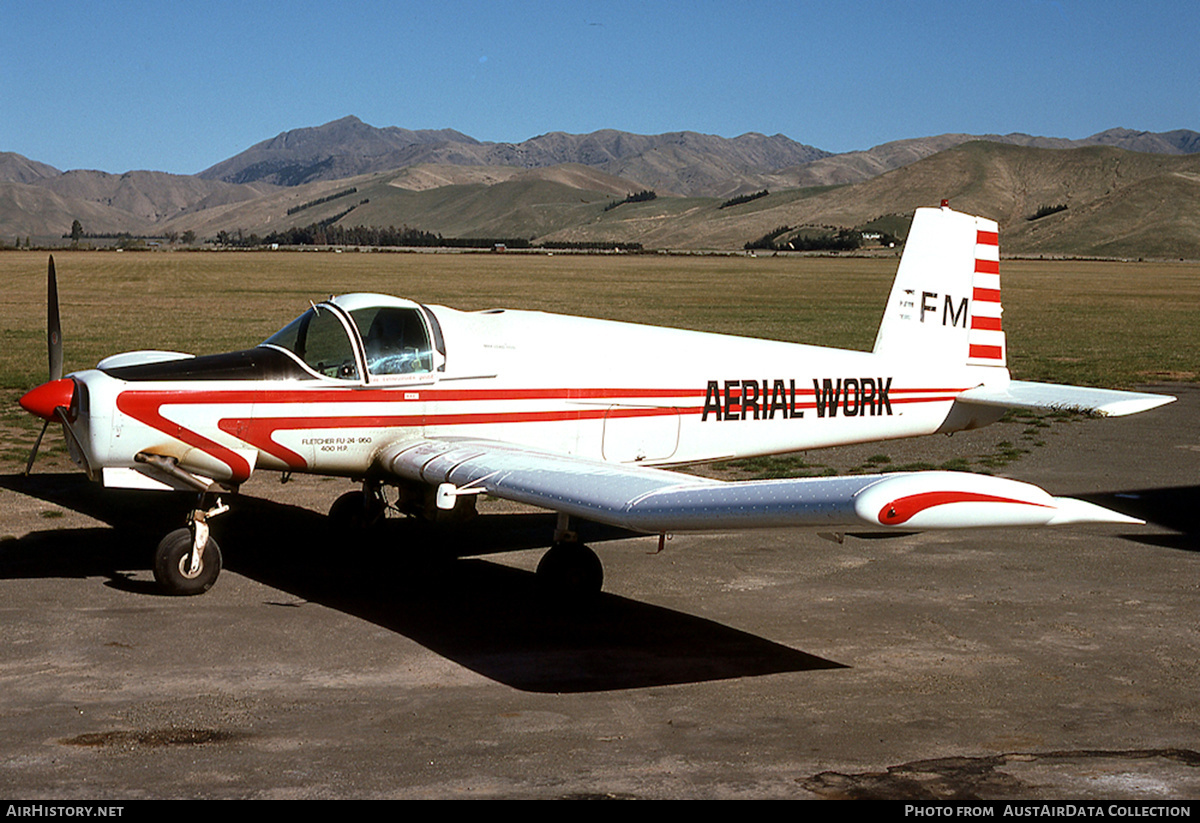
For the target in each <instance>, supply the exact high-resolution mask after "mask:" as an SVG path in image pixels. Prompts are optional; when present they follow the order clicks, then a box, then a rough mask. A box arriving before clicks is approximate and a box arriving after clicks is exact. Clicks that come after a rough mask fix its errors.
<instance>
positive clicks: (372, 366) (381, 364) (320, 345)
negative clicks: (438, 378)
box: [262, 294, 444, 382]
mask: <svg viewBox="0 0 1200 823" xmlns="http://www.w3.org/2000/svg"><path fill="white" fill-rule="evenodd" d="M436 325H437V320H436V318H434V317H433V315H432V313H430V312H429V311H428V310H426V309H424V308H423V307H422V306H419V305H417V304H415V303H410V302H408V301H405V300H399V299H398V298H395V297H387V296H385V295H371V294H351V295H344V296H342V297H337V298H334V299H332V300H329V301H326V302H323V303H317V304H313V306H312V307H311V308H310V309H309V310H308V311H306V312H305V313H304V314H302V315H300V316H299V317H297V318H296V319H295V320H293V321H292V322H291V323H288V324H287V325H286V326H284V327H283V328H282V329H280V330H279V331H278V332H276V333H275V334H273V335H271V336H270V337H268V338H267V339H266V340H265V341H264V342H263V343H262V345H263V346H269V347H271V348H276V349H281V350H283V351H286V352H289V353H290V354H292V355H293V356H294V357H295V358H296V359H298V360H299V361H300V362H301V363H303V364H304V365H305V366H307V367H308V368H309V369H311V370H312V371H314V372H316V373H317V374H318V375H321V376H322V377H329V378H334V379H338V380H353V381H360V380H363V371H364V369H365V372H366V380H367V381H368V382H373V381H376V380H379V381H384V382H407V381H406V380H404V379H403V378H404V377H406V376H409V375H428V374H430V373H432V372H433V371H434V370H435V363H434V360H435V356H434V348H433V346H432V345H431V344H430V338H431V335H430V328H431V327H432V328H433V329H434V332H435V334H434V337H436V338H437V339H438V340H439V341H440V334H437V333H436V332H437V329H436ZM439 349H441V347H440V346H439ZM441 353H442V354H444V351H443V352H441Z"/></svg>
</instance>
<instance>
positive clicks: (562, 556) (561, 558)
mask: <svg viewBox="0 0 1200 823" xmlns="http://www.w3.org/2000/svg"><path fill="white" fill-rule="evenodd" d="M537 582H538V588H539V589H540V590H541V592H542V594H543V595H544V596H545V597H548V598H550V599H552V600H555V601H559V602H570V601H572V600H575V599H578V598H589V597H594V596H596V595H598V594H599V593H600V589H601V587H603V585H604V564H602V563H601V562H600V558H599V557H597V556H596V553H595V552H594V551H592V550H591V549H589V548H588V547H587V546H585V545H583V544H582V543H556V544H555V545H554V546H552V547H551V548H550V551H548V552H546V553H545V554H544V555H542V559H541V560H540V561H539V562H538V566H537Z"/></svg>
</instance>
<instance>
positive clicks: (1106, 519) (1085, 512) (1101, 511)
mask: <svg viewBox="0 0 1200 823" xmlns="http://www.w3.org/2000/svg"><path fill="white" fill-rule="evenodd" d="M1054 507H1055V514H1054V517H1052V518H1051V519H1050V520H1049V522H1047V523H1046V525H1047V526H1063V525H1069V524H1076V523H1119V524H1123V525H1128V526H1144V525H1145V524H1146V521H1145V520H1139V519H1138V518H1136V517H1130V516H1129V515H1127V514H1121V513H1120V512H1117V511H1113V510H1112V509H1106V508H1105V507H1104V506H1098V505H1096V504H1095V503H1089V502H1087V501H1086V500H1079V499H1077V498H1074V497H1055V498H1054Z"/></svg>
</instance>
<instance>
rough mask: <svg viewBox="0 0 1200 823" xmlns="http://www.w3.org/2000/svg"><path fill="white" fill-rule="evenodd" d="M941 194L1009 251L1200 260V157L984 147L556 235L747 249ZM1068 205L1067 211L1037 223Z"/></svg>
mask: <svg viewBox="0 0 1200 823" xmlns="http://www.w3.org/2000/svg"><path fill="white" fill-rule="evenodd" d="M942 198H949V199H950V200H951V202H952V204H953V205H954V206H955V207H956V208H959V209H961V210H964V211H969V212H973V213H976V214H982V215H986V216H989V217H992V218H994V219H996V220H998V221H999V222H1000V224H1001V227H1002V232H1003V237H1004V241H1003V242H1004V251H1005V253H1009V254H1011V253H1020V254H1034V253H1040V254H1051V253H1052V254H1080V255H1100V256H1112V255H1119V256H1138V257H1142V256H1145V257H1165V258H1172V257H1187V258H1200V228H1198V227H1197V226H1196V221H1197V218H1196V217H1195V215H1196V214H1198V213H1200V155H1194V154H1193V155H1178V156H1168V155H1152V154H1141V153H1137V152H1129V151H1123V150H1121V149H1113V148H1107V147H1090V148H1082V149H1070V150H1051V149H1036V148H1027V147H1022V146H1012V145H1003V144H997V143H984V142H975V143H966V144H962V145H960V146H957V147H955V148H952V149H949V150H947V151H944V152H940V153H938V154H936V155H933V156H932V157H928V158H926V159H924V160H921V161H918V162H916V163H912V164H910V165H907V166H904V167H903V168H900V169H897V170H895V171H892V172H889V173H887V174H883V175H880V176H878V177H875V178H873V179H871V180H868V181H866V182H863V183H859V184H856V185H853V186H846V187H838V188H835V189H816V190H813V189H810V190H795V191H791V192H780V193H778V194H771V195H770V196H769V197H764V198H761V199H759V200H755V201H752V202H751V203H748V204H746V205H744V206H738V207H736V208H730V209H724V210H721V209H718V208H717V204H716V203H711V204H709V205H707V206H705V207H702V208H695V209H691V210H688V211H686V213H679V214H672V213H671V212H670V211H669V209H670V208H671V206H670V205H669V204H667V203H664V202H663V198H659V200H655V201H652V202H651V203H647V204H638V206H639V207H638V209H636V210H634V209H629V210H627V211H626V212H625V213H624V214H623V215H616V214H615V213H614V214H613V215H612V216H611V217H606V219H602V220H600V221H597V222H595V223H592V224H589V225H587V226H580V227H576V228H573V229H570V230H566V231H562V232H559V233H557V234H556V235H554V236H553V239H562V240H608V241H625V242H628V241H637V242H641V243H643V244H644V245H646V246H650V247H684V248H687V247H712V248H738V247H740V246H741V245H742V244H743V243H745V242H746V241H748V240H752V239H755V238H757V237H761V236H762V235H764V234H766V233H768V232H770V231H773V230H774V229H776V228H778V227H780V226H785V225H786V226H800V225H813V226H843V227H852V226H857V225H861V224H863V223H866V222H867V221H870V220H872V219H874V218H876V217H879V216H881V215H886V214H896V215H901V216H908V215H911V214H912V212H913V210H914V209H916V208H918V207H920V206H929V205H936V204H937V203H938V202H940V201H941V199H942ZM1060 203H1061V204H1065V205H1067V207H1068V208H1067V210H1066V211H1064V212H1060V213H1059V214H1057V215H1051V216H1050V217H1045V218H1042V219H1041V220H1037V221H1029V220H1027V218H1028V217H1029V216H1031V215H1033V214H1034V213H1035V212H1036V211H1037V210H1038V209H1039V208H1040V207H1041V206H1044V205H1057V204H1060ZM1043 221H1049V222H1043ZM1051 229H1054V230H1053V231H1052V230H1051Z"/></svg>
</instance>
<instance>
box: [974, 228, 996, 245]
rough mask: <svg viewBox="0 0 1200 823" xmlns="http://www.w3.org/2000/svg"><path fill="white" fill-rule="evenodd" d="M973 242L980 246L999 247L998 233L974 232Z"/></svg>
mask: <svg viewBox="0 0 1200 823" xmlns="http://www.w3.org/2000/svg"><path fill="white" fill-rule="evenodd" d="M975 242H976V243H978V244H979V245H981V246H999V245H1000V232H998V231H977V232H975Z"/></svg>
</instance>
